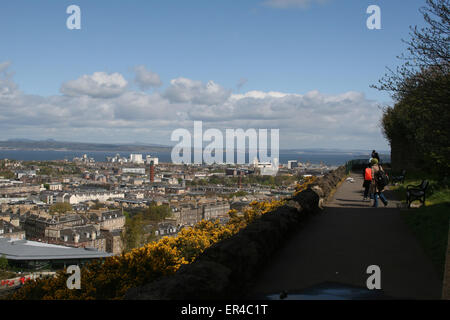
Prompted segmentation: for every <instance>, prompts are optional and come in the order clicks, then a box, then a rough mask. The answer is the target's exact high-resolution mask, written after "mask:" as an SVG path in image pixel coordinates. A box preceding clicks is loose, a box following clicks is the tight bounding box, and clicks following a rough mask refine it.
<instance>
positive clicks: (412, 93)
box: [373, 0, 450, 174]
mask: <svg viewBox="0 0 450 320" xmlns="http://www.w3.org/2000/svg"><path fill="white" fill-rule="evenodd" d="M449 4H450V1H449V0H427V1H426V6H425V7H423V8H421V9H420V12H421V13H422V15H423V17H424V20H425V22H426V24H427V25H426V27H424V28H420V29H419V28H418V27H417V26H416V27H411V33H410V36H411V38H410V40H408V41H404V42H405V43H406V44H407V46H408V47H407V52H406V53H404V54H402V55H401V56H400V57H399V58H400V59H402V60H403V61H404V63H403V65H401V66H400V67H398V68H397V69H396V71H392V70H391V69H389V68H388V73H387V74H386V75H385V76H384V77H383V78H382V79H381V80H380V81H379V85H378V86H373V87H375V88H377V89H380V90H385V91H388V92H390V93H391V95H392V97H393V98H394V101H395V104H394V106H392V107H387V108H385V109H384V112H383V117H382V119H381V127H382V130H383V134H384V135H385V137H386V138H387V140H388V141H389V143H390V144H391V149H392V165H393V166H394V167H399V166H400V165H401V166H405V163H406V164H407V166H409V167H415V168H419V169H422V170H426V171H437V172H440V173H444V174H447V173H448V172H449V169H450V167H449V165H450V163H449V161H448V159H449V158H450V146H449V143H448V141H449V137H450V130H449V125H448V124H449V123H450V113H449V112H448V110H449V107H450V105H449V101H450V98H449V97H450V82H449V80H450V79H449V71H450V63H449V58H450V38H449V34H450V8H449V7H450V5H449ZM399 162H403V164H400V163H399ZM409 162H413V163H412V165H409V164H410V163H409Z"/></svg>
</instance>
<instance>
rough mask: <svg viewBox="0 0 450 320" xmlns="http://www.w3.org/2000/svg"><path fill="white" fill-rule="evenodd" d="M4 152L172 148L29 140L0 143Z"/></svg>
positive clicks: (142, 150)
mask: <svg viewBox="0 0 450 320" xmlns="http://www.w3.org/2000/svg"><path fill="white" fill-rule="evenodd" d="M0 149H3V150H57V151H65V150H70V151H105V152H142V153H145V152H147V153H150V152H167V151H170V150H171V149H172V148H171V147H168V146H161V145H142V144H130V145H125V144H113V143H85V142H63V141H55V140H44V141H34V140H29V139H10V140H7V141H0Z"/></svg>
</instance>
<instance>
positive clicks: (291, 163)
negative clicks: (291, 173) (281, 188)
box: [287, 160, 298, 169]
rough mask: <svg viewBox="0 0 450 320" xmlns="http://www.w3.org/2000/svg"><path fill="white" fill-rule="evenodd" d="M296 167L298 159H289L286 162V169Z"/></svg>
mask: <svg viewBox="0 0 450 320" xmlns="http://www.w3.org/2000/svg"><path fill="white" fill-rule="evenodd" d="M297 167H298V161H297V160H289V161H288V164H287V168H288V169H294V168H297Z"/></svg>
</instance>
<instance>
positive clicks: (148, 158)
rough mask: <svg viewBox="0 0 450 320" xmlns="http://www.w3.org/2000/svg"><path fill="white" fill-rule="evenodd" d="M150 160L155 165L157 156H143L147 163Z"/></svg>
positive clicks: (157, 160)
mask: <svg viewBox="0 0 450 320" xmlns="http://www.w3.org/2000/svg"><path fill="white" fill-rule="evenodd" d="M152 161H153V164H154V165H155V166H156V165H158V162H159V158H157V157H152V156H150V155H148V156H147V157H146V158H145V162H146V163H147V164H150V162H152Z"/></svg>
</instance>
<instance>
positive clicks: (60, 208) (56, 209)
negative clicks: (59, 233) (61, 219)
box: [49, 202, 72, 214]
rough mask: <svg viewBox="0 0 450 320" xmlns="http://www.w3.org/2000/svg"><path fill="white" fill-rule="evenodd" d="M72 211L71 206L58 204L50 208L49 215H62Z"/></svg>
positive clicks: (62, 203) (65, 203)
mask: <svg viewBox="0 0 450 320" xmlns="http://www.w3.org/2000/svg"><path fill="white" fill-rule="evenodd" d="M71 210H72V205H71V204H70V203H67V202H59V203H55V204H53V205H51V206H50V209H49V211H50V214H56V213H58V214H64V213H66V212H68V211H71Z"/></svg>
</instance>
